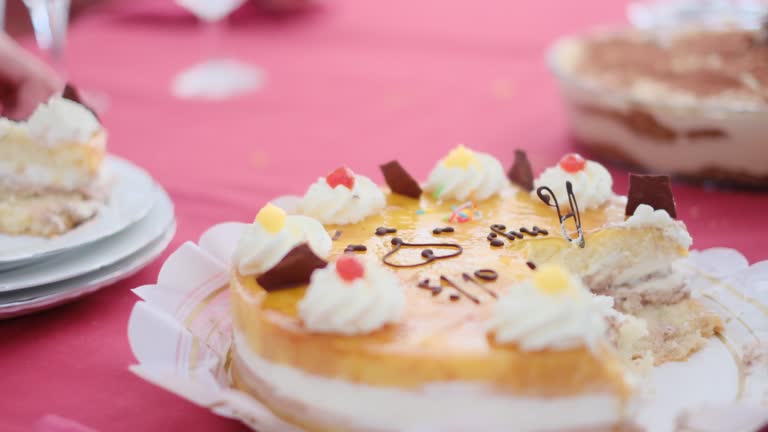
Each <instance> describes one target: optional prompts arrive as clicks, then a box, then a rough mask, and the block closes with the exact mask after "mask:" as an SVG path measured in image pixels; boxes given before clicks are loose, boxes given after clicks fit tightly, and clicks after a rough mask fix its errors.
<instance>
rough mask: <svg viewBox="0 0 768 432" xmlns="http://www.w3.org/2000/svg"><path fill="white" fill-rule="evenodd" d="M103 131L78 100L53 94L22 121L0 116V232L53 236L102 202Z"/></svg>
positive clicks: (90, 214) (89, 214)
mask: <svg viewBox="0 0 768 432" xmlns="http://www.w3.org/2000/svg"><path fill="white" fill-rule="evenodd" d="M105 152H106V132H105V130H104V128H103V127H102V126H101V123H100V122H99V120H98V119H97V118H96V116H95V115H94V114H93V113H92V112H91V111H90V110H89V109H88V108H86V107H85V106H83V105H81V104H80V103H78V102H76V101H73V100H70V99H67V98H64V97H59V96H54V97H52V98H51V99H50V100H48V101H47V102H46V103H44V104H42V105H40V106H39V107H38V108H37V110H35V112H34V113H33V114H32V116H31V117H30V118H29V119H27V120H26V121H22V122H15V121H12V120H9V119H1V120H0V198H2V199H0V233H6V234H28V235H35V236H54V235H58V234H62V233H64V232H67V231H69V230H70V229H72V228H74V227H76V226H78V225H79V224H81V223H83V222H85V221H87V220H88V219H90V218H92V217H94V216H95V215H96V213H97V212H98V209H99V206H100V204H101V202H102V200H103V195H104V190H103V188H104V184H103V177H102V174H103V172H102V164H103V161H104V157H105Z"/></svg>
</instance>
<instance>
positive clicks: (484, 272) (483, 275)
mask: <svg viewBox="0 0 768 432" xmlns="http://www.w3.org/2000/svg"><path fill="white" fill-rule="evenodd" d="M475 277H476V278H478V279H482V280H484V281H486V282H492V281H495V280H496V278H497V277H498V274H497V273H496V272H495V271H493V270H491V269H481V270H477V271H475ZM461 278H462V279H463V280H464V282H469V283H471V284H472V285H474V286H476V287H478V288H480V289H481V290H483V291H484V292H485V293H487V294H488V295H490V296H491V297H493V298H495V299H498V298H499V297H498V295H497V294H496V293H495V292H493V291H491V290H490V289H489V288H488V287H486V286H484V285H483V284H482V283H480V282H479V281H477V280H476V279H475V278H473V277H472V276H470V275H469V273H462V274H461ZM443 284H445V285H448V286H449V287H451V288H453V289H455V290H456V291H457V292H458V293H459V294H461V295H463V296H464V297H466V298H468V299H470V300H471V301H472V302H473V303H475V304H480V299H479V298H477V297H476V296H474V295H472V293H470V292H467V291H466V290H465V289H464V288H462V287H460V286H459V285H458V284H456V283H455V282H454V281H452V280H450V279H448V277H447V276H445V275H440V282H439V283H438V284H437V285H432V284H431V281H430V279H424V280H422V281H421V282H419V284H418V287H419V288H421V289H424V290H429V292H431V293H432V295H433V296H437V295H439V294H440V293H441V292H443ZM459 297H460V296H459V295H458V294H455V293H454V294H451V297H450V300H451V301H456V300H458V299H459Z"/></svg>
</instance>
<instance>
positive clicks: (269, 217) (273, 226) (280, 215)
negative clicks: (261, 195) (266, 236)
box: [256, 203, 285, 233]
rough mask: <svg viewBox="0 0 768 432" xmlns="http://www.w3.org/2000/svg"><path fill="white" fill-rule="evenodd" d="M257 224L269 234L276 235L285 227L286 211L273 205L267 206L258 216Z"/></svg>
mask: <svg viewBox="0 0 768 432" xmlns="http://www.w3.org/2000/svg"><path fill="white" fill-rule="evenodd" d="M256 223H258V224H259V225H261V227H262V228H264V229H265V230H266V231H267V232H271V233H276V232H278V231H280V230H281V229H283V227H284V226H285V210H283V209H281V208H280V207H278V206H276V205H272V204H271V203H270V204H267V205H265V206H264V207H262V209H261V210H259V214H257V215H256Z"/></svg>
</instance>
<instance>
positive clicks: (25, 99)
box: [0, 33, 63, 120]
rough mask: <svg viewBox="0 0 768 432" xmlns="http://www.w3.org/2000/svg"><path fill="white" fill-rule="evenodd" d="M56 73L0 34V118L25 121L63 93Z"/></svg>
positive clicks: (61, 83)
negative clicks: (47, 101) (36, 109)
mask: <svg viewBox="0 0 768 432" xmlns="http://www.w3.org/2000/svg"><path fill="white" fill-rule="evenodd" d="M62 87H63V82H62V81H61V80H60V79H59V77H58V76H57V75H56V73H55V72H54V71H53V70H52V69H51V68H49V67H48V66H47V65H45V64H44V63H43V62H41V61H40V60H38V59H36V58H35V57H34V56H33V55H31V54H29V53H28V52H26V51H24V49H23V48H21V47H20V46H19V45H18V44H16V42H14V41H13V39H11V38H10V37H9V36H7V35H5V34H2V33H0V114H2V116H3V117H9V118H12V119H14V120H24V119H26V118H28V117H29V116H30V115H32V113H33V112H34V110H35V108H37V106H38V105H40V104H41V103H43V102H45V101H46V100H48V98H50V97H51V96H52V95H53V94H54V93H56V92H58V91H60V90H61V88H62Z"/></svg>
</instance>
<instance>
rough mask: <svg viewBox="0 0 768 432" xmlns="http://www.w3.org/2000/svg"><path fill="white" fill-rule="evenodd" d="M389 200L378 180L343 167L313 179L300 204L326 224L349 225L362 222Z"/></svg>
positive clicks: (303, 212)
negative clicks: (378, 184) (313, 181)
mask: <svg viewBox="0 0 768 432" xmlns="http://www.w3.org/2000/svg"><path fill="white" fill-rule="evenodd" d="M385 204H386V198H385V197H384V192H382V191H381V189H380V188H379V187H378V186H377V185H376V183H374V182H373V181H371V179H369V178H368V177H365V176H361V175H357V174H355V173H354V172H352V170H350V169H349V168H347V167H341V168H338V169H336V170H334V171H333V172H331V173H330V174H328V175H327V176H326V177H321V178H319V179H318V180H317V181H316V182H315V183H313V184H312V186H310V187H309V190H307V193H306V194H304V198H303V199H302V200H301V203H300V204H299V208H300V212H301V213H302V214H305V215H307V216H311V217H313V218H315V219H317V220H318V221H320V222H322V223H324V224H337V225H345V224H351V223H356V222H360V221H361V220H363V219H365V218H366V217H368V216H370V215H372V214H375V213H377V212H379V211H380V210H382V209H383V208H384V206H385Z"/></svg>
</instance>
